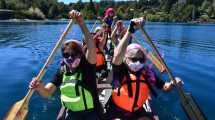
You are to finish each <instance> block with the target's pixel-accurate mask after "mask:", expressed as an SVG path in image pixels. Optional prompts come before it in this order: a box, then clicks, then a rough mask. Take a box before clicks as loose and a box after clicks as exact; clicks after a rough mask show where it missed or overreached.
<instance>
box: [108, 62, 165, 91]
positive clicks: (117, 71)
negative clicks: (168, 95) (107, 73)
mask: <svg viewBox="0 0 215 120" xmlns="http://www.w3.org/2000/svg"><path fill="white" fill-rule="evenodd" d="M112 70H113V83H112V84H113V86H118V85H120V82H121V80H123V78H124V76H126V74H128V67H127V66H126V65H125V64H124V63H122V64H121V65H114V64H113V67H112ZM147 80H148V79H147ZM148 81H149V83H150V80H148ZM150 84H151V83H150ZM164 84H165V82H164V81H163V80H161V79H159V78H158V77H157V76H156V75H155V81H154V84H153V85H154V86H156V87H157V88H158V89H162V88H163V86H164ZM151 85H152V84H151ZM153 85H152V86H153Z"/></svg>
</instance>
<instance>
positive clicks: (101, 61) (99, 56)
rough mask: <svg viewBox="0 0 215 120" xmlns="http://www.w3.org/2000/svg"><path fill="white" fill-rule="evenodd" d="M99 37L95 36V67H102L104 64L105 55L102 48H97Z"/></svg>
mask: <svg viewBox="0 0 215 120" xmlns="http://www.w3.org/2000/svg"><path fill="white" fill-rule="evenodd" d="M100 39H101V38H100V37H97V38H95V44H96V68H99V67H102V66H104V65H106V61H105V56H104V53H103V52H102V50H100V48H99V40H100Z"/></svg>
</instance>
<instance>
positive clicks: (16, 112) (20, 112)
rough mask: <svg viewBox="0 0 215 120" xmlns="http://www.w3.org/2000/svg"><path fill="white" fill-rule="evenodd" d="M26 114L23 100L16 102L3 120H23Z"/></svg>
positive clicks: (26, 105) (26, 106)
mask: <svg viewBox="0 0 215 120" xmlns="http://www.w3.org/2000/svg"><path fill="white" fill-rule="evenodd" d="M27 113H28V103H26V102H25V101H24V100H20V101H18V102H16V103H15V104H14V105H13V107H12V108H11V109H10V111H8V113H7V115H6V116H5V118H4V120H25V118H26V116H27Z"/></svg>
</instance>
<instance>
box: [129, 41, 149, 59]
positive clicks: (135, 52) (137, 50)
mask: <svg viewBox="0 0 215 120" xmlns="http://www.w3.org/2000/svg"><path fill="white" fill-rule="evenodd" d="M145 53H146V49H145V48H143V47H142V46H141V45H140V44H137V43H132V44H130V45H128V47H127V48H126V53H125V57H131V58H132V57H145Z"/></svg>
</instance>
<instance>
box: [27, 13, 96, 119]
mask: <svg viewBox="0 0 215 120" xmlns="http://www.w3.org/2000/svg"><path fill="white" fill-rule="evenodd" d="M69 16H70V17H71V18H72V19H75V20H76V21H77V23H78V24H79V26H80V28H81V30H82V32H83V33H84V36H85V43H86V46H87V48H88V49H87V51H86V52H85V53H84V52H82V44H81V43H80V42H78V41H77V40H70V41H66V42H65V43H64V44H63V46H62V50H61V51H62V55H63V59H62V63H61V67H60V69H59V70H58V71H57V73H56V74H55V77H54V79H53V80H52V81H51V82H49V83H47V84H46V85H45V86H44V85H43V84H42V83H40V82H39V81H38V80H37V79H36V78H34V79H33V80H32V81H31V83H30V85H29V87H30V88H32V89H34V90H36V91H37V92H38V93H39V94H40V95H41V96H42V97H44V98H47V97H49V96H51V95H52V94H53V93H54V92H55V91H56V90H57V88H59V89H60V92H61V95H60V98H61V102H62V106H63V107H65V109H66V110H65V112H66V114H65V116H61V118H59V119H63V120H64V119H65V120H70V119H74V120H79V119H81V120H97V119H99V108H100V106H99V105H100V104H99V101H98V95H97V90H96V88H97V87H96V77H95V69H96V66H95V64H96V47H95V44H94V43H93V42H92V40H93V38H92V36H91V35H90V32H89V30H88V29H87V27H86V25H85V23H84V20H83V17H82V15H81V13H80V12H78V11H75V10H72V11H71V12H70V13H69Z"/></svg>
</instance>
